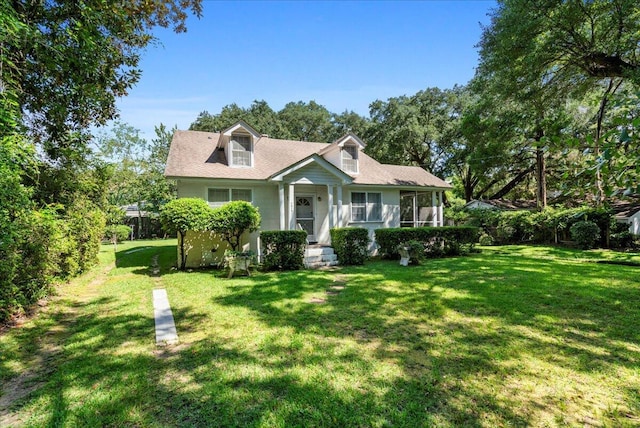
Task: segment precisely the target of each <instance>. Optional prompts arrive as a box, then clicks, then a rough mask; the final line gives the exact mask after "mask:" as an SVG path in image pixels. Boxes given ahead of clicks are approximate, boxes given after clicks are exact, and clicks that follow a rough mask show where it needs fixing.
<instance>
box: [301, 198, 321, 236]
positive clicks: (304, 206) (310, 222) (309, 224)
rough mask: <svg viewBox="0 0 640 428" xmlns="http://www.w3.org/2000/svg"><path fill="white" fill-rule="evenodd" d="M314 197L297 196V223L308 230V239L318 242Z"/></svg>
mask: <svg viewBox="0 0 640 428" xmlns="http://www.w3.org/2000/svg"><path fill="white" fill-rule="evenodd" d="M313 200H314V197H313V196H311V195H309V196H296V225H298V227H301V228H302V229H304V230H305V231H306V232H307V241H309V242H316V241H317V239H316V222H315V210H314V207H313Z"/></svg>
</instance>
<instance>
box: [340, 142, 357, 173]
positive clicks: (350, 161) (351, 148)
mask: <svg viewBox="0 0 640 428" xmlns="http://www.w3.org/2000/svg"><path fill="white" fill-rule="evenodd" d="M342 170H343V171H344V172H352V173H357V172H358V147H356V145H355V144H345V145H344V146H343V147H342Z"/></svg>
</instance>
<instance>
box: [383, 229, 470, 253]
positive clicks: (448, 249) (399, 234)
mask: <svg viewBox="0 0 640 428" xmlns="http://www.w3.org/2000/svg"><path fill="white" fill-rule="evenodd" d="M477 240H478V228H477V227H473V226H447V227H415V228H411V227H405V228H391V229H377V230H376V243H377V244H378V247H379V251H380V255H381V256H382V257H385V258H392V259H395V258H398V257H399V256H400V255H399V253H398V247H400V246H401V245H404V244H406V243H407V242H411V241H417V242H420V243H421V244H422V246H423V248H424V257H426V258H433V257H442V256H453V255H459V254H465V253H468V252H469V251H471V249H472V248H473V246H474V244H475V243H476V241H477Z"/></svg>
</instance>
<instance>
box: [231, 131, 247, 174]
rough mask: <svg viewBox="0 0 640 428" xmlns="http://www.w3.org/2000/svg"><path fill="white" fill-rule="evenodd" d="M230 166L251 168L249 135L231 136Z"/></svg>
mask: <svg viewBox="0 0 640 428" xmlns="http://www.w3.org/2000/svg"><path fill="white" fill-rule="evenodd" d="M229 146H230V148H231V166H249V167H250V166H252V163H253V162H252V150H251V149H252V147H251V137H250V136H249V135H238V134H233V135H231V139H230V140H229Z"/></svg>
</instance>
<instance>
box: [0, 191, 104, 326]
mask: <svg viewBox="0 0 640 428" xmlns="http://www.w3.org/2000/svg"><path fill="white" fill-rule="evenodd" d="M59 210H61V208H60V207H52V208H45V209H42V210H30V211H25V212H24V213H23V214H22V215H21V216H19V217H18V218H16V219H15V220H14V222H13V226H14V230H13V234H12V239H11V241H10V242H5V241H2V242H0V256H1V260H0V273H2V276H0V321H5V320H7V319H9V318H10V317H11V316H12V315H13V314H15V313H18V312H20V311H21V310H23V309H26V308H28V307H29V306H30V305H32V304H33V303H35V302H36V301H37V300H38V299H40V298H42V297H45V296H46V295H47V294H48V293H49V290H50V287H51V284H53V282H54V281H56V280H64V279H67V278H70V277H72V276H74V275H77V274H78V273H80V272H82V271H84V270H87V269H88V268H89V267H90V266H91V265H92V264H93V263H95V261H96V260H97V255H98V251H99V249H100V242H101V240H102V235H103V233H104V227H105V216H104V214H103V213H102V212H101V211H100V210H98V209H96V208H95V207H94V206H93V205H92V204H90V203H88V202H86V201H81V202H78V203H75V204H73V205H72V207H71V208H70V209H68V210H67V213H66V215H61V214H60V213H59V212H58V211H59Z"/></svg>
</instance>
